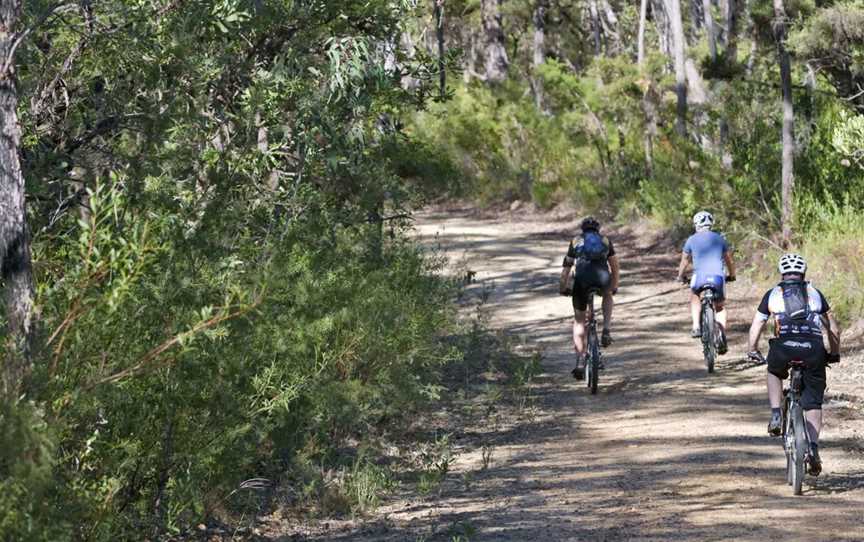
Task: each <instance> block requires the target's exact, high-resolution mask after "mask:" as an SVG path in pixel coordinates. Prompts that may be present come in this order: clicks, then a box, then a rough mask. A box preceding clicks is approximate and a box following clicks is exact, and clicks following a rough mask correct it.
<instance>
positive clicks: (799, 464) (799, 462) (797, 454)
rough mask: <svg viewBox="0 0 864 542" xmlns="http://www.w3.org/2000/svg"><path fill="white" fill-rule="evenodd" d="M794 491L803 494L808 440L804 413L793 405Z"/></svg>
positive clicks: (796, 493)
mask: <svg viewBox="0 0 864 542" xmlns="http://www.w3.org/2000/svg"><path fill="white" fill-rule="evenodd" d="M792 431H793V433H794V438H793V439H792V444H793V448H792V450H791V452H792V454H791V455H792V469H791V471H792V473H791V474H792V491H793V492H794V493H795V495H800V494H801V488H802V486H803V485H804V454H805V453H806V452H807V438H806V437H805V435H804V431H805V429H804V413H803V412H802V411H801V407H800V406H798V405H792Z"/></svg>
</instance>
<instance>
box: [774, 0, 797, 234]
mask: <svg viewBox="0 0 864 542" xmlns="http://www.w3.org/2000/svg"><path fill="white" fill-rule="evenodd" d="M773 2H774V21H773V22H772V26H773V31H774V40H775V41H776V42H777V57H778V61H779V64H780V87H781V90H782V94H783V154H782V159H783V162H782V171H781V177H780V182H781V191H780V197H781V204H782V211H781V215H780V224H781V229H782V236H783V246H784V247H788V246H789V245H790V242H791V239H792V219H793V212H794V209H793V199H792V198H793V191H794V187H795V173H794V170H793V167H794V154H795V111H794V110H793V108H792V68H791V63H790V60H789V51H787V50H786V9H785V7H784V6H783V0H773Z"/></svg>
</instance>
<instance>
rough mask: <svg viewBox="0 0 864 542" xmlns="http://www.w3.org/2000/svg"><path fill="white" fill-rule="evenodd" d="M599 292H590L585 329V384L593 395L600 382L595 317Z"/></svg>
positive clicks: (598, 348) (598, 345)
mask: <svg viewBox="0 0 864 542" xmlns="http://www.w3.org/2000/svg"><path fill="white" fill-rule="evenodd" d="M596 294H597V292H596V291H594V290H592V291H589V292H588V314H587V315H586V322H585V327H586V331H587V333H588V337H587V341H586V344H587V347H588V348H587V352H586V354H587V358H586V360H585V383H586V384H587V385H588V388H590V389H591V394H592V395H594V394H596V393H597V386H598V384H599V380H600V344H599V341H598V340H597V319H596V318H595V316H594V297H595V296H596Z"/></svg>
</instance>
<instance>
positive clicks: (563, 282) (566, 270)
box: [558, 255, 573, 292]
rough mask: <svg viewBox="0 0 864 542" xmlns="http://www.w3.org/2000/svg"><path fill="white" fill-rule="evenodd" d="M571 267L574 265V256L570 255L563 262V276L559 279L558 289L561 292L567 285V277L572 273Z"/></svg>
mask: <svg viewBox="0 0 864 542" xmlns="http://www.w3.org/2000/svg"><path fill="white" fill-rule="evenodd" d="M571 267H573V258H571V257H570V256H569V255H568V256H566V257H565V258H564V263H562V264H561V278H559V279H558V289H559V291H561V292H563V291H564V289H565V287H566V286H567V277H568V276H569V275H570V268H571Z"/></svg>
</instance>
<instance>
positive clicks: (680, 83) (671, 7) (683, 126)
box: [665, 0, 687, 137]
mask: <svg viewBox="0 0 864 542" xmlns="http://www.w3.org/2000/svg"><path fill="white" fill-rule="evenodd" d="M665 4H666V14H667V15H668V17H669V23H670V27H671V29H672V51H673V55H672V56H673V60H674V64H675V94H676V95H677V96H678V103H677V106H676V108H675V112H676V120H675V130H676V131H677V132H678V135H680V136H682V137H684V136H686V135H687V73H686V69H685V65H684V64H685V60H684V49H685V47H686V43H685V41H684V24H683V22H682V20H681V2H680V0H665Z"/></svg>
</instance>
